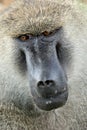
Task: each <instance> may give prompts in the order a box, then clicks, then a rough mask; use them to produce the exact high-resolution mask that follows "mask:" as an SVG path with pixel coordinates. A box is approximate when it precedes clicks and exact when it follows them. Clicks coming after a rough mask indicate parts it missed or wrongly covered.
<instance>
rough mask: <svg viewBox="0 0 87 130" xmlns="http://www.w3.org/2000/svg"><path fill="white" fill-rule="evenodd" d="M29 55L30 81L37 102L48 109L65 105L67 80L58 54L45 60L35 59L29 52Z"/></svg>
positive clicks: (43, 108) (41, 107) (40, 106)
mask: <svg viewBox="0 0 87 130" xmlns="http://www.w3.org/2000/svg"><path fill="white" fill-rule="evenodd" d="M27 57H28V59H27V66H28V75H29V83H30V87H31V93H32V95H33V99H34V102H35V104H36V105H37V106H38V107H39V108H40V109H42V110H46V111H49V110H52V109H55V108H58V107H61V106H63V105H64V104H65V103H66V101H67V97H68V90H67V83H66V82H67V80H66V76H65V73H64V71H63V69H62V67H61V65H60V63H59V61H58V58H57V56H56V55H52V56H50V57H49V56H47V57H46V59H45V60H43V59H41V57H39V58H37V57H35V60H34V59H32V60H33V61H31V57H30V56H29V54H28V56H27ZM36 59H37V60H36ZM35 61H36V62H35Z"/></svg>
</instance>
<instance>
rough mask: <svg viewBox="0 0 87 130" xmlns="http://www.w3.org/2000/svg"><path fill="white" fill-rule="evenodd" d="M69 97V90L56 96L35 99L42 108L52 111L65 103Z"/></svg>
mask: <svg viewBox="0 0 87 130" xmlns="http://www.w3.org/2000/svg"><path fill="white" fill-rule="evenodd" d="M67 98H68V91H65V92H63V93H61V94H58V95H57V96H56V97H50V98H43V97H37V98H35V99H34V102H35V104H36V105H37V106H38V107H39V108H40V109H42V110H45V111H50V110H53V109H56V108H59V107H62V106H63V105H65V103H66V101H67Z"/></svg>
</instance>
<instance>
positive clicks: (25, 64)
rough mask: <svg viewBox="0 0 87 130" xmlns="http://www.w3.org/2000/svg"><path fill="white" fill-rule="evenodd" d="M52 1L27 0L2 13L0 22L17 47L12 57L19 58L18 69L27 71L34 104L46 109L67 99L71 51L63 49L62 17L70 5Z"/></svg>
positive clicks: (59, 104)
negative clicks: (68, 65) (65, 5)
mask: <svg viewBox="0 0 87 130" xmlns="http://www.w3.org/2000/svg"><path fill="white" fill-rule="evenodd" d="M22 2H23V0H22ZM22 2H21V3H22ZM50 2H51V1H47V2H46V1H45V2H44V1H42V3H41V1H38V0H36V1H34V2H33V1H27V0H26V3H25V2H23V3H22V5H21V6H20V4H19V6H18V5H17V4H16V5H17V8H13V9H12V8H10V11H9V10H8V11H7V12H6V13H5V14H4V15H2V16H1V17H2V18H1V24H0V26H2V28H1V31H2V32H3V30H4V32H3V34H4V33H6V34H7V36H9V37H10V38H11V39H12V40H13V43H14V44H15V46H16V48H17V49H14V50H16V51H15V56H13V59H12V60H15V61H16V64H15V69H17V67H19V69H20V70H21V71H22V72H23V74H25V73H24V72H26V73H27V75H28V82H29V87H30V89H31V94H32V97H33V100H34V103H35V104H36V105H37V106H38V107H39V108H40V109H43V110H47V111H49V110H52V109H55V108H58V107H61V106H63V105H64V104H65V103H66V101H67V98H68V89H67V73H66V64H67V63H66V61H67V59H68V53H67V50H64V48H63V46H65V45H64V44H65V42H64V33H63V26H62V22H63V21H62V20H64V17H63V19H62V18H61V16H62V15H63V14H66V13H63V12H68V11H67V10H68V7H69V6H68V7H67V8H66V9H65V10H64V8H63V7H64V5H62V6H63V7H62V6H61V5H60V4H58V5H57V3H56V1H55V2H54V3H51V4H50ZM19 3H20V2H19ZM13 6H14V5H13ZM22 7H23V8H22ZM57 11H58V12H57ZM4 16H5V17H4ZM60 23H61V24H60ZM3 28H4V29H3ZM2 29H3V30H2ZM13 43H10V44H13ZM7 44H8V45H9V43H7ZM7 44H6V46H7ZM10 53H12V55H14V54H13V53H14V52H10ZM10 55H11V54H10ZM21 67H22V69H21ZM19 75H21V73H20V71H19ZM20 80H21V79H20ZM22 82H23V81H21V84H22ZM25 87H26V85H25ZM27 91H28V90H27Z"/></svg>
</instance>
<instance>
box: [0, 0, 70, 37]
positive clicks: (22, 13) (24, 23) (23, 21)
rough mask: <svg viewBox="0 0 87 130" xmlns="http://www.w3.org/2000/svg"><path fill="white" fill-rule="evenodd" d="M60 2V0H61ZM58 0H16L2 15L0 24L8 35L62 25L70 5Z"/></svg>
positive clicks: (49, 28)
mask: <svg viewBox="0 0 87 130" xmlns="http://www.w3.org/2000/svg"><path fill="white" fill-rule="evenodd" d="M61 2H62V0H61ZM61 2H58V0H54V1H50V0H33V1H32V0H25V1H24V0H21V2H20V1H19V0H17V1H16V2H15V3H14V4H13V5H11V7H10V9H9V10H7V11H6V12H5V13H3V15H2V20H1V22H0V23H1V24H0V28H1V27H5V30H7V31H8V33H9V34H10V35H14V34H21V33H40V32H43V31H45V30H48V31H50V30H54V29H56V28H59V27H60V26H62V24H63V23H64V22H65V19H66V18H67V16H68V15H67V13H69V10H70V5H69V4H67V5H66V6H65V5H64V2H63V3H62V4H60V3H61Z"/></svg>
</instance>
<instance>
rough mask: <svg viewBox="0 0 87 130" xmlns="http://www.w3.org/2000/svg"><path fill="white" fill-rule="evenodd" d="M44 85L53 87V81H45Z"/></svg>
mask: <svg viewBox="0 0 87 130" xmlns="http://www.w3.org/2000/svg"><path fill="white" fill-rule="evenodd" d="M45 85H46V86H47V87H50V86H52V85H54V81H53V80H46V81H45Z"/></svg>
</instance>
